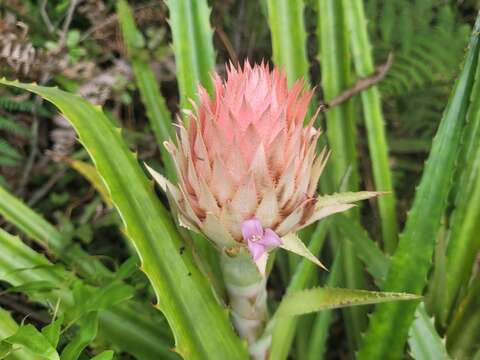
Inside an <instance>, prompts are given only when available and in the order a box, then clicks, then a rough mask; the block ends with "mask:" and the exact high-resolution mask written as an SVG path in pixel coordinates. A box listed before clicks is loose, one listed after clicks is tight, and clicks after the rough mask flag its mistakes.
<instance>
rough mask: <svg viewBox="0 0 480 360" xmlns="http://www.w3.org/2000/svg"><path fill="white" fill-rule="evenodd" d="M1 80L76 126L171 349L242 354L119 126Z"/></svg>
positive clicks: (57, 93)
mask: <svg viewBox="0 0 480 360" xmlns="http://www.w3.org/2000/svg"><path fill="white" fill-rule="evenodd" d="M175 3H176V2H175ZM1 83H4V84H6V85H11V86H16V87H18V88H23V89H26V90H30V91H32V92H34V93H37V94H39V95H41V96H42V97H43V98H45V99H46V100H48V101H51V102H52V103H54V104H55V105H56V106H57V107H59V108H60V110H61V111H62V113H63V114H64V115H65V117H66V118H67V119H68V120H69V121H70V122H71V123H72V125H73V127H74V128H75V129H76V131H77V133H78V134H79V137H80V140H81V142H82V143H83V145H84V146H85V148H86V149H87V150H88V152H89V153H90V155H91V157H92V159H93V161H94V163H95V166H96V168H97V170H98V173H99V175H100V176H101V177H102V179H103V181H104V182H105V184H106V186H107V188H108V189H109V193H110V195H111V198H112V201H113V203H114V204H115V207H116V208H117V210H118V211H119V213H120V215H121V217H122V219H123V221H124V223H125V228H126V234H127V235H128V236H129V238H130V239H131V240H132V241H133V243H134V245H135V248H136V250H137V252H138V253H139V256H140V258H141V259H142V268H143V270H144V272H145V273H146V275H147V276H148V278H149V280H150V282H151V283H152V286H153V288H154V290H155V293H156V295H157V299H158V303H159V308H160V309H161V310H162V311H163V313H164V314H165V316H166V318H167V319H168V322H169V324H170V326H171V327H172V329H173V332H174V334H175V338H176V342H177V351H179V352H180V353H181V354H183V356H187V357H190V358H191V359H197V358H198V359H202V358H204V357H209V358H211V359H216V358H221V359H224V358H225V357H228V358H229V359H244V358H246V357H247V353H246V349H245V346H244V345H243V344H242V343H241V341H240V339H239V338H238V337H237V336H236V335H235V333H234V331H233V328H232V325H231V324H230V322H229V320H228V318H227V315H226V313H225V312H224V309H223V308H222V307H221V306H220V304H219V303H218V302H217V300H216V299H215V296H214V294H213V293H212V291H211V288H210V284H209V283H208V280H207V279H206V278H205V276H204V275H203V274H202V273H201V272H200V271H199V269H198V268H197V266H196V264H195V262H194V258H193V255H192V253H191V252H190V251H185V252H183V253H182V252H181V251H180V250H179V249H180V248H181V246H182V240H181V238H180V236H179V234H178V232H177V231H176V229H175V225H174V224H173V222H172V220H171V218H170V215H169V214H168V212H167V211H166V210H165V209H164V208H163V206H162V204H161V203H160V201H159V199H158V198H157V197H156V195H155V193H154V191H153V187H152V185H151V183H150V182H149V181H148V179H147V178H146V176H145V174H144V172H143V171H142V169H141V168H140V166H139V165H138V163H137V161H136V159H135V157H134V156H133V154H132V153H131V152H130V151H129V150H128V147H127V146H126V144H125V143H124V142H123V140H122V138H121V136H120V133H119V130H118V129H115V128H114V127H113V126H112V124H111V122H110V121H109V120H108V119H107V118H106V117H105V115H104V114H103V113H102V111H101V110H100V109H99V108H98V107H95V106H93V105H91V104H89V103H88V102H87V101H85V100H83V99H81V98H79V97H77V96H75V95H72V94H68V93H66V92H63V91H61V90H58V89H54V88H48V87H42V86H35V85H27V84H20V83H18V82H9V81H6V80H2V81H1ZM159 238H161V240H162V241H158V239H159ZM162 294H168V296H164V295H163V296H162ZM192 329H194V331H192Z"/></svg>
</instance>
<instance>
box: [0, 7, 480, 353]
mask: <svg viewBox="0 0 480 360" xmlns="http://www.w3.org/2000/svg"><path fill="white" fill-rule="evenodd" d="M305 2H306V10H305V25H306V29H307V44H306V45H307V51H308V57H309V60H310V65H311V66H310V82H311V84H312V85H313V86H316V89H317V92H318V94H317V95H318V98H320V99H321V98H322V94H321V87H320V86H319V84H320V81H321V78H322V74H321V72H320V64H319V59H318V54H319V45H318V43H317V38H316V35H315V32H316V27H317V15H316V12H317V11H318V9H317V1H313V0H306V1H305ZM130 5H131V6H132V9H133V11H134V15H135V20H136V22H137V24H138V26H139V29H140V30H141V31H142V33H143V36H144V41H145V47H146V49H148V56H149V62H150V64H151V66H152V68H153V69H154V73H155V75H156V77H157V80H158V83H159V84H160V88H161V92H162V94H163V96H164V97H165V99H166V102H167V106H168V108H169V110H170V111H171V112H172V113H176V112H178V110H179V109H178V104H179V95H178V88H177V81H176V72H175V61H174V54H173V50H172V48H171V46H170V44H171V41H172V39H171V33H170V28H169V25H168V22H167V18H168V10H167V7H166V5H165V4H164V3H163V2H162V1H130ZM209 5H210V7H211V9H212V13H211V24H212V27H213V29H214V47H215V50H216V64H217V71H218V72H219V73H224V70H225V69H224V64H225V63H226V62H228V61H232V62H234V63H236V62H242V61H243V60H245V59H250V60H251V61H252V62H260V61H262V60H265V61H270V59H271V58H272V49H271V39H270V30H269V27H268V20H267V19H268V16H267V4H266V1H265V0H264V1H247V0H243V1H242V0H213V1H209ZM479 8H480V3H479V2H478V1H477V0H463V1H462V0H422V1H411V0H396V1H389V0H383V1H382V0H366V1H365V9H366V13H367V17H368V19H369V22H368V28H369V31H370V39H371V42H372V47H373V50H374V60H375V64H377V65H381V64H383V63H385V61H386V59H387V57H388V55H389V54H390V53H393V55H394V62H393V65H392V66H391V68H390V70H389V71H388V73H387V75H386V77H385V79H383V81H381V82H380V84H379V88H380V92H381V94H382V100H383V110H384V115H385V119H386V129H387V137H388V142H389V148H390V155H391V156H390V165H391V168H392V170H393V175H394V179H393V180H394V187H395V189H396V193H397V194H398V204H397V206H398V214H399V218H400V221H401V222H403V221H404V219H405V216H406V211H407V210H408V209H409V208H410V207H411V203H412V198H413V195H414V190H415V186H416V184H417V183H418V181H419V178H420V175H421V171H422V169H423V166H424V161H425V159H426V157H427V154H428V152H429V150H430V145H431V142H432V139H433V136H434V134H435V131H436V129H437V126H438V124H439V122H440V119H441V115H442V112H443V110H444V108H445V104H446V102H447V98H448V95H449V93H450V91H451V89H452V85H453V81H454V79H455V76H456V75H457V74H458V73H459V70H460V64H461V62H462V58H463V55H464V50H465V47H466V44H467V41H468V36H469V33H470V31H471V28H472V24H473V21H474V18H475V14H476V12H477V10H478V9H479ZM0 34H1V36H0V75H1V76H6V77H7V78H9V79H13V78H18V79H21V80H23V81H35V82H37V83H40V84H48V85H56V86H59V87H60V88H63V89H65V90H68V91H71V92H76V93H78V94H80V95H82V96H84V97H85V98H87V99H88V100H90V101H91V102H93V103H95V104H98V105H102V106H103V107H104V109H105V110H106V112H107V114H108V115H109V116H110V117H111V119H112V121H114V122H119V123H120V124H119V125H120V126H121V127H122V128H123V129H124V137H125V138H126V139H127V141H128V143H129V145H130V147H131V149H133V150H135V151H136V152H137V153H138V157H139V159H141V160H148V162H149V163H151V164H155V163H156V165H158V166H161V164H160V155H159V151H158V147H157V144H156V142H155V138H154V136H153V132H152V129H150V127H149V122H148V121H147V119H146V114H145V112H144V107H143V106H142V104H141V101H140V96H139V92H138V90H137V88H136V85H135V82H134V80H133V74H132V69H131V66H130V65H129V62H128V60H127V56H126V50H125V48H124V45H123V43H122V39H121V32H120V29H119V24H118V19H117V16H116V13H115V1H113V0H77V1H75V0H58V1H56V0H53V1H52V0H49V1H46V0H45V1H44V0H38V1H36V0H35V1H34V0H2V1H1V2H0ZM354 101H359V99H357V98H355V99H354ZM360 117H361V116H360V115H359V116H358V118H359V119H360ZM357 129H359V132H358V142H359V149H358V151H359V154H360V156H359V162H360V168H361V169H362V175H361V179H362V185H361V188H362V189H367V190H371V189H373V188H374V185H373V179H372V175H371V173H370V164H369V157H368V156H367V154H368V150H367V140H366V136H365V129H364V124H363V123H362V122H361V121H360V120H359V121H358V126H357ZM77 160H82V161H87V160H88V155H87V153H86V151H85V150H84V149H82V147H81V145H80V144H78V142H77V141H76V135H75V132H74V130H73V129H72V128H71V126H70V125H69V124H68V122H67V121H66V120H65V119H63V118H62V116H61V115H59V114H58V113H57V112H56V111H55V110H54V109H53V108H52V107H51V106H49V105H47V104H46V103H44V102H42V101H41V100H40V99H39V98H36V97H33V96H31V95H30V94H27V93H24V92H16V91H14V90H11V89H7V88H5V87H2V88H1V89H0V184H1V185H2V186H4V187H5V188H7V189H9V190H10V191H11V192H12V193H14V194H16V195H17V196H18V197H20V198H22V199H23V200H24V201H25V203H27V204H28V205H29V206H31V207H33V208H34V209H35V210H37V211H38V212H39V213H41V214H43V215H44V216H45V217H46V218H47V219H48V220H49V221H50V222H52V223H54V224H56V225H58V227H59V229H61V232H62V233H63V234H64V235H65V236H68V237H69V238H70V239H72V240H74V241H75V243H76V244H78V245H79V246H81V247H82V248H84V249H86V250H87V251H88V253H90V254H93V255H96V256H98V257H99V258H101V259H102V261H103V262H104V263H105V264H107V266H108V267H110V268H117V267H118V266H119V265H120V264H122V263H123V262H124V261H125V260H126V259H128V258H129V256H130V255H131V249H130V248H129V247H128V245H126V243H125V242H124V241H122V236H121V233H120V231H119V230H118V229H119V228H118V224H119V218H118V216H117V215H116V213H115V212H114V211H113V210H112V209H111V208H110V207H109V206H108V205H106V204H105V203H104V202H103V201H102V198H101V196H100V195H99V193H98V192H97V191H95V189H94V187H93V186H92V185H91V182H89V181H87V180H86V179H85V177H84V175H85V173H87V174H88V169H83V176H82V175H80V174H79V171H80V173H82V169H79V168H78V166H77V167H76V166H75V164H78V163H77V162H76V161H77ZM365 221H366V222H367V223H368V224H370V225H371V227H369V229H371V232H372V233H373V234H375V233H379V232H380V229H379V228H378V227H379V220H378V217H376V216H373V217H371V218H369V219H365ZM0 226H1V227H2V228H5V229H7V230H9V231H14V229H13V228H12V227H11V226H10V225H8V224H7V223H6V221H4V220H2V219H1V218H0ZM32 246H33V247H34V248H35V245H32ZM47 255H48V254H47ZM272 281H276V278H275V277H273V278H272ZM130 283H132V284H134V285H135V287H136V289H137V290H138V291H139V292H143V293H144V296H145V298H150V297H151V293H150V288H149V285H148V283H147V281H146V279H145V278H144V276H143V275H142V274H141V273H138V274H136V275H135V277H134V278H132V279H130ZM4 287H5V288H6V286H3V285H2V284H1V283H0V291H2V288H4ZM0 306H1V307H3V308H5V309H7V310H9V311H11V312H12V314H13V316H14V318H15V319H16V320H18V321H19V322H21V321H22V320H23V319H24V318H25V317H26V316H28V319H27V320H26V321H27V322H33V323H36V324H47V323H48V322H49V316H47V314H46V312H45V310H43V308H41V307H35V306H34V305H32V303H30V302H28V301H27V300H26V297H24V296H23V295H19V294H18V293H5V294H1V295H0ZM332 331H333V332H334V333H336V334H342V331H343V330H342V328H341V326H339V327H338V328H335V327H334V328H333V330H332ZM335 338H336V340H335ZM339 338H341V336H338V337H332V341H334V342H335V345H334V346H331V347H330V350H329V351H330V353H329V355H330V357H331V358H342V357H343V356H344V355H342V354H344V353H346V352H347V350H346V345H345V344H344V343H343V342H341V341H340V340H339ZM127 358H128V357H127V355H125V359H127Z"/></svg>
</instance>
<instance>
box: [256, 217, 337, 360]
mask: <svg viewBox="0 0 480 360" xmlns="http://www.w3.org/2000/svg"><path fill="white" fill-rule="evenodd" d="M329 225H330V219H328V218H327V219H325V220H323V221H321V222H319V223H318V225H317V228H316V229H315V232H314V233H313V235H312V237H311V240H310V243H309V245H308V249H309V251H310V252H311V253H312V254H319V253H320V251H321V249H322V247H323V244H324V243H325V238H326V235H327V230H328V227H329ZM316 270H317V267H316V265H314V263H313V262H311V261H310V260H307V259H302V260H301V261H300V262H299V263H298V265H297V268H296V269H295V272H294V274H293V276H292V279H291V280H290V284H289V285H288V289H287V294H288V293H290V292H296V291H299V290H301V289H304V288H305V287H306V286H307V284H308V283H309V282H310V281H311V279H312V277H313V275H314V273H315V271H316ZM272 324H273V329H272V330H271V332H272V346H271V348H270V356H271V358H272V359H279V360H280V359H286V358H287V357H288V353H289V352H290V349H291V347H292V346H291V345H292V341H293V337H294V335H295V330H296V327H297V324H298V318H297V317H288V318H287V317H286V318H279V319H277V320H275V322H274V323H272ZM266 335H269V333H267V334H266Z"/></svg>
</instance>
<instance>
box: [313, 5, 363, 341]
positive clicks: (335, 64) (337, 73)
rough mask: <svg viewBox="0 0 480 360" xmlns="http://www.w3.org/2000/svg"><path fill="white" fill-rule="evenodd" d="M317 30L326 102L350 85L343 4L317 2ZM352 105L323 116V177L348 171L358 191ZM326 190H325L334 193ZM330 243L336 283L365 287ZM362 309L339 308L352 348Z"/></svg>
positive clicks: (356, 269)
mask: <svg viewBox="0 0 480 360" xmlns="http://www.w3.org/2000/svg"><path fill="white" fill-rule="evenodd" d="M317 4H318V27H317V37H318V41H319V45H320V51H319V58H320V65H321V71H322V78H321V80H322V89H323V92H324V97H325V100H326V101H327V102H328V101H330V100H332V99H333V98H334V97H335V96H338V95H339V94H340V93H341V92H342V91H344V90H346V89H347V88H348V87H349V86H351V83H352V74H351V56H350V51H349V47H348V45H349V43H348V42H349V39H348V32H347V24H346V19H345V16H344V13H345V12H344V10H343V4H342V2H341V1H338V0H317ZM353 110H354V109H353V102H352V101H348V102H346V103H345V104H343V105H341V106H338V107H334V108H332V109H330V110H329V111H328V112H327V113H326V125H327V138H328V147H329V148H330V150H331V151H332V153H333V154H335V156H332V158H331V159H330V161H329V164H328V165H327V175H328V176H329V177H330V179H329V180H330V184H331V185H334V186H337V184H340V183H341V182H342V178H343V177H344V176H345V174H346V173H347V171H348V169H350V175H349V179H348V183H347V184H346V185H347V190H348V191H355V190H358V163H357V149H356V140H355V134H356V129H355V119H354V113H353ZM334 190H335V189H334V188H330V189H329V191H334ZM350 216H353V217H358V212H356V211H352V212H351V213H350ZM331 236H332V243H334V244H339V246H341V249H339V246H337V251H338V252H341V253H342V256H340V257H339V258H340V259H341V261H342V267H341V274H340V275H339V279H341V280H340V284H339V285H342V286H345V287H348V288H352V289H362V288H364V286H365V281H364V279H363V271H362V267H361V266H360V262H359V260H358V259H357V257H356V256H355V253H354V251H353V247H352V244H351V243H350V242H347V241H340V239H339V235H338V232H336V231H335V228H333V227H332V229H331ZM366 311H367V309H365V308H347V309H343V314H344V320H345V325H346V329H347V336H348V339H349V343H350V344H351V347H352V348H356V347H358V344H359V342H360V334H361V332H362V331H364V330H365V327H366V324H367V317H366Z"/></svg>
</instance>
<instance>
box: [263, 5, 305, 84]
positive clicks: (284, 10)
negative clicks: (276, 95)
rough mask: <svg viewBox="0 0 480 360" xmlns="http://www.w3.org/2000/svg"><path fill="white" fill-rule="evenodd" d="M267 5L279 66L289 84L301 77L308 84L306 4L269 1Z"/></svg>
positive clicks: (274, 58) (275, 57)
mask: <svg viewBox="0 0 480 360" xmlns="http://www.w3.org/2000/svg"><path fill="white" fill-rule="evenodd" d="M267 5H268V23H269V25H270V32H271V34H272V48H273V61H274V62H275V65H277V66H279V67H280V68H282V69H284V70H285V72H286V74H287V79H288V82H289V84H292V83H293V82H294V81H295V80H297V79H299V78H301V77H304V78H305V80H306V81H307V83H308V80H309V76H308V59H307V51H306V47H305V44H306V42H305V41H306V38H307V36H306V32H305V24H304V20H303V10H304V2H303V0H268V1H267Z"/></svg>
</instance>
